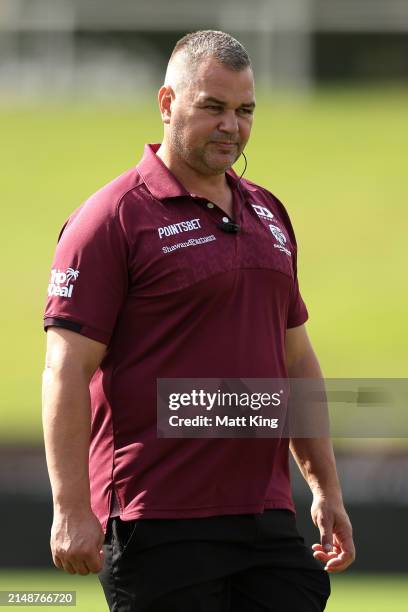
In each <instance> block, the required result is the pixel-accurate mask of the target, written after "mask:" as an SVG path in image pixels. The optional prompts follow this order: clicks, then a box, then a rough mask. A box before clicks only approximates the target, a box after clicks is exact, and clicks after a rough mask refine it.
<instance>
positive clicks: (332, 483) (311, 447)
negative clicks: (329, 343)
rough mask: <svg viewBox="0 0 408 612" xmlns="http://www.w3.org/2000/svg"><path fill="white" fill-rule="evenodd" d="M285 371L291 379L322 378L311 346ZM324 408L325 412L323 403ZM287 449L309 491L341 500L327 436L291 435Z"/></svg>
mask: <svg viewBox="0 0 408 612" xmlns="http://www.w3.org/2000/svg"><path fill="white" fill-rule="evenodd" d="M288 370H289V376H290V377H291V378H322V376H323V375H322V371H321V369H320V365H319V362H318V360H317V357H316V355H315V353H314V351H313V349H312V348H311V347H310V349H309V350H307V351H306V352H305V353H304V354H303V355H302V356H301V357H300V358H299V359H297V360H294V361H293V363H292V364H291V365H290V366H289V367H288ZM324 409H325V410H326V411H327V406H325V407H324ZM326 414H327V412H326ZM321 416H322V417H324V416H326V415H321ZM290 450H291V452H292V455H293V457H294V459H295V461H296V463H297V465H298V467H299V469H300V471H301V473H302V475H303V477H304V478H305V480H306V482H307V483H308V485H309V487H310V489H311V491H312V493H313V494H316V495H330V496H331V497H335V498H337V499H338V500H341V497H342V496H341V488H340V483H339V479H338V476H337V470H336V460H335V458H334V452H333V445H332V441H331V439H330V438H329V437H321V438H292V439H291V441H290Z"/></svg>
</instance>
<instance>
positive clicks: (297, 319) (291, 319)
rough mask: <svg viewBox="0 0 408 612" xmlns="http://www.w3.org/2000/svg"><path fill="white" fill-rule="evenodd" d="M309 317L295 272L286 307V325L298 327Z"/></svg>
mask: <svg viewBox="0 0 408 612" xmlns="http://www.w3.org/2000/svg"><path fill="white" fill-rule="evenodd" d="M308 318H309V314H308V312H307V308H306V304H305V303H304V301H303V299H302V296H301V295H300V291H299V282H298V278H297V274H296V275H295V279H294V283H293V287H292V292H291V297H290V302H289V309H288V320H287V324H286V326H287V327H298V326H299V325H303V323H306V321H307V320H308Z"/></svg>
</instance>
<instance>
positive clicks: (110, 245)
mask: <svg viewBox="0 0 408 612" xmlns="http://www.w3.org/2000/svg"><path fill="white" fill-rule="evenodd" d="M158 146H159V145H148V146H146V147H145V152H144V157H143V159H142V161H141V162H140V163H139V165H138V166H137V167H136V168H132V169H131V170H129V171H127V172H125V173H124V174H122V175H121V176H119V177H118V178H116V179H115V180H114V181H112V182H111V183H109V184H108V185H106V186H105V187H103V188H102V189H100V190H99V191H98V192H97V193H96V194H94V195H93V196H92V197H91V198H90V199H89V200H88V201H87V202H85V204H83V205H82V206H81V207H80V208H79V209H77V210H76V211H75V212H74V213H73V214H72V215H71V217H70V218H69V219H68V221H67V222H66V224H65V225H64V227H63V230H62V232H61V234H60V239H59V242H58V246H57V249H56V253H55V257H54V262H53V266H52V272H51V277H50V284H49V286H48V295H49V297H48V302H47V306H46V312H45V327H46V328H47V327H49V326H52V325H57V326H62V327H66V328H68V329H71V330H73V331H76V332H78V333H80V334H83V335H84V336H87V337H89V338H92V339H94V340H98V341H99V342H102V343H104V344H106V345H107V352H106V356H105V357H104V359H103V361H102V363H101V365H100V367H99V368H98V370H97V371H96V373H95V375H94V377H93V379H92V381H91V385H90V388H91V398H92V433H91V444H90V479H91V496H92V507H93V510H94V512H95V513H96V514H97V516H98V517H99V519H100V521H101V523H102V525H103V527H104V528H106V523H107V519H108V517H109V513H110V507H111V501H112V495H113V494H114V493H116V496H117V499H118V503H119V507H120V516H121V517H122V519H124V520H130V519H135V518H139V517H143V518H189V517H190V518H192V517H205V516H211V515H217V514H241V513H255V512H256V513H257V512H263V511H264V510H265V509H268V508H287V509H291V510H293V509H294V508H293V502H292V498H291V490H290V481H289V470H288V440H287V439H284V440H281V441H279V440H277V439H242V438H240V439H158V438H157V436H156V379H157V378H217V377H226V378H238V377H244V378H267V377H271V378H281V377H286V376H287V370H286V366H285V350H284V348H285V331H286V328H288V327H295V326H298V325H301V324H303V323H304V322H305V321H306V319H307V311H306V307H305V305H304V303H303V300H302V298H301V296H300V293H299V288H298V281H297V275H296V242H295V236H294V233H293V230H292V226H291V224H290V220H289V217H288V215H287V213H286V211H285V209H284V207H283V205H282V204H281V203H280V202H279V200H277V198H275V197H274V196H273V195H272V194H271V193H270V192H268V191H267V190H266V189H263V188H262V187H259V186H257V185H255V184H254V183H252V182H250V181H248V180H244V179H242V180H240V181H239V180H238V177H237V175H236V174H235V173H234V172H233V171H232V170H230V171H228V172H227V180H228V182H229V184H230V186H231V189H232V192H233V198H234V200H233V205H234V217H235V218H234V220H235V222H236V223H238V224H239V226H240V231H239V232H238V233H228V232H225V231H223V229H222V228H221V227H220V225H221V226H223V224H226V223H227V222H228V221H229V219H228V218H227V216H226V214H225V213H224V212H223V211H222V210H221V209H219V208H218V207H217V206H216V205H214V204H213V203H211V202H208V201H207V200H205V199H203V198H200V197H196V196H195V195H194V194H190V193H188V192H187V191H186V190H185V189H184V187H183V186H182V185H181V184H180V183H179V182H178V180H177V179H176V178H175V177H174V176H173V175H172V173H171V172H170V171H169V170H168V169H167V168H166V166H165V165H164V164H163V162H162V161H161V160H160V159H159V158H158V157H157V156H156V155H155V151H157V149H158ZM224 229H225V228H224Z"/></svg>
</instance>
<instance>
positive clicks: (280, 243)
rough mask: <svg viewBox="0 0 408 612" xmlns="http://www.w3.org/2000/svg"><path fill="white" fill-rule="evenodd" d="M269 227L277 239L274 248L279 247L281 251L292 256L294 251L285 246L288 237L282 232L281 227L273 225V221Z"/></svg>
mask: <svg viewBox="0 0 408 612" xmlns="http://www.w3.org/2000/svg"><path fill="white" fill-rule="evenodd" d="M269 229H270V230H271V232H272V235H273V237H274V238H275V240H276V244H274V245H273V246H274V248H275V249H279V251H282V252H283V253H286V255H289V257H292V253H291V252H290V251H289V249H287V248H286V247H285V244H286V242H287V238H286V236H285V234H284V233H283V232H282V230H281V228H280V227H278V226H277V225H272V223H270V224H269Z"/></svg>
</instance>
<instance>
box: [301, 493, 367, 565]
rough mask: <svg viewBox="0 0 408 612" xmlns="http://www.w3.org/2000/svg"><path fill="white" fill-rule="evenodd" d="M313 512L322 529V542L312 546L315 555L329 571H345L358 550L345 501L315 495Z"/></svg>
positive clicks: (316, 523)
mask: <svg viewBox="0 0 408 612" xmlns="http://www.w3.org/2000/svg"><path fill="white" fill-rule="evenodd" d="M311 514H312V519H313V522H314V524H315V525H316V527H318V528H319V531H320V544H313V546H312V549H313V551H314V553H313V556H314V557H315V558H316V559H318V560H319V561H321V562H322V563H325V568H324V569H325V570H327V571H328V572H332V573H337V572H342V571H344V570H345V569H346V568H347V567H348V566H349V565H351V563H353V561H354V559H355V557H356V552H355V548H354V542H353V532H352V527H351V523H350V519H349V517H348V516H347V513H346V511H345V509H344V506H343V503H342V502H341V501H339V502H330V501H329V499H327V498H325V497H323V496H320V495H319V496H315V497H314V500H313V504H312V508H311Z"/></svg>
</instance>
